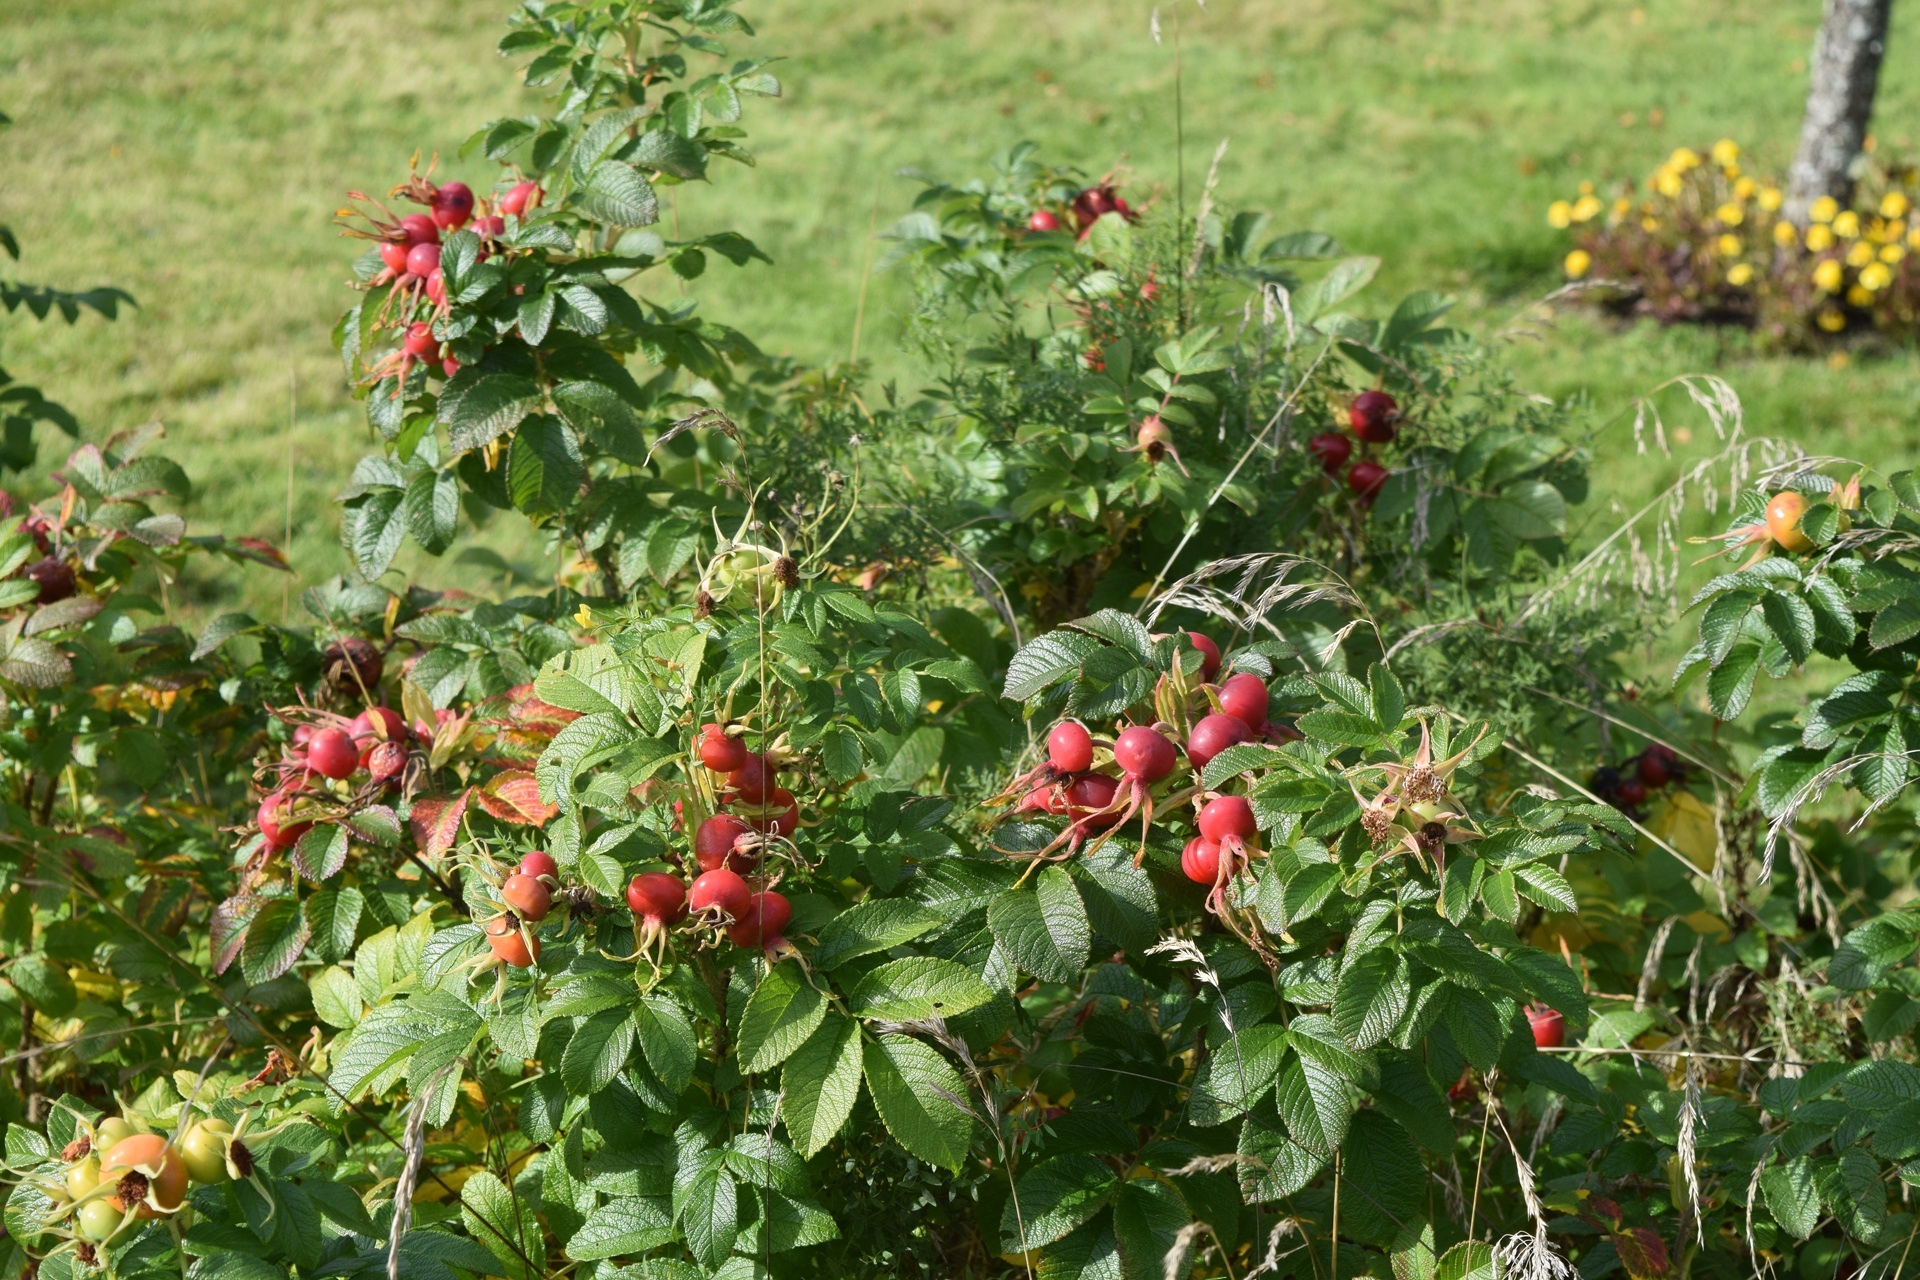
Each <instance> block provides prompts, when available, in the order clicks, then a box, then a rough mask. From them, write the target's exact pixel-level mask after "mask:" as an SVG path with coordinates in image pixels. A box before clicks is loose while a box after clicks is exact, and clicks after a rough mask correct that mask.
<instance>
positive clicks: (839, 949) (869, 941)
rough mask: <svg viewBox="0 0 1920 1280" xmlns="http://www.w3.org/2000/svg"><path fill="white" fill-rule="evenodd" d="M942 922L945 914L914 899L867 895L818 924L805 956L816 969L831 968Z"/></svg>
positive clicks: (891, 944) (889, 945)
mask: <svg viewBox="0 0 1920 1280" xmlns="http://www.w3.org/2000/svg"><path fill="white" fill-rule="evenodd" d="M943 923H945V917H943V916H941V915H940V914H939V913H938V912H935V911H930V910H928V909H927V908H926V907H923V906H920V905H918V904H917V903H912V902H908V901H905V900H904V899H900V898H868V899H867V900H866V901H865V902H857V903H855V904H854V905H853V906H851V907H848V908H847V909H846V910H845V911H842V912H841V913H840V914H839V915H837V916H835V917H834V918H833V919H831V920H829V921H827V923H826V924H824V925H822V926H821V927H820V932H819V935H818V937H819V944H818V945H817V946H815V947H814V949H813V952H812V954H811V955H810V956H809V957H808V959H809V960H811V961H812V962H813V966H814V967H815V968H816V969H832V968H834V967H835V966H837V965H839V964H842V963H843V962H845V961H848V960H852V959H855V958H856V957H859V956H865V955H872V954H873V953H874V952H876V951H887V950H890V949H891V948H893V947H897V946H900V945H902V944H903V943H908V942H912V941H913V940H914V939H915V938H917V937H919V936H920V935H921V934H923V933H926V932H927V931H928V930H930V929H933V928H936V927H937V926H939V925H941V924H943Z"/></svg>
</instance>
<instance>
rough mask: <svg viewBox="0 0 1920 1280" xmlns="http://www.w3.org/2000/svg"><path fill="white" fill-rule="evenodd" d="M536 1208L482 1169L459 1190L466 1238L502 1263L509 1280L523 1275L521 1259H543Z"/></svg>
mask: <svg viewBox="0 0 1920 1280" xmlns="http://www.w3.org/2000/svg"><path fill="white" fill-rule="evenodd" d="M536 1208H537V1206H536V1205H535V1203H534V1202H533V1201H531V1200H525V1199H522V1198H520V1197H519V1196H516V1195H515V1194H514V1193H513V1191H512V1190H511V1189H510V1188H509V1187H508V1186H507V1185H506V1183H504V1182H502V1181H500V1179H499V1178H498V1177H496V1176H494V1174H492V1173H491V1172H489V1171H488V1170H485V1169H479V1170H476V1171H474V1172H473V1173H472V1174H469V1175H468V1177H467V1180H466V1181H465V1182H464V1183H462V1184H461V1186H460V1217H461V1220H462V1221H463V1222H464V1223H465V1224H466V1228H467V1234H468V1235H470V1236H472V1237H473V1238H474V1239H475V1240H478V1241H479V1242H480V1243H481V1244H483V1245H485V1246H486V1247H487V1248H488V1249H489V1250H490V1251H492V1253H493V1256H494V1257H496V1258H498V1259H500V1261H501V1262H503V1263H505V1264H506V1268H507V1269H506V1272H505V1274H507V1275H510V1276H525V1275H526V1274H527V1265H526V1263H525V1261H523V1259H527V1258H544V1257H545V1256H546V1252H547V1248H546V1244H545V1242H544V1241H543V1240H542V1239H541V1235H540V1221H539V1218H538V1217H536V1216H535V1209H536Z"/></svg>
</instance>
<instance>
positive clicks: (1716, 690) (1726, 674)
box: [1707, 641, 1760, 720]
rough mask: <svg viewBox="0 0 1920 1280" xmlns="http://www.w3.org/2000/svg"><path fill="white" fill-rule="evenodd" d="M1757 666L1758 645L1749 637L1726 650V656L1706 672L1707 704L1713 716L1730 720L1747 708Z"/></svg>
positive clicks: (1758, 661) (1758, 660) (1758, 667)
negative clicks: (1710, 670) (1747, 640)
mask: <svg viewBox="0 0 1920 1280" xmlns="http://www.w3.org/2000/svg"><path fill="white" fill-rule="evenodd" d="M1759 670H1760V646H1759V645H1757V644H1754V643H1752V642H1751V641H1749V642H1746V643H1743V644H1737V645H1735V646H1734V647H1733V648H1732V649H1731V650H1729V651H1728V653H1727V657H1726V660H1725V661H1724V662H1722V663H1721V664H1720V665H1719V666H1717V667H1715V668H1714V669H1713V671H1712V672H1711V673H1710V674H1709V675H1708V676H1707V704H1708V705H1709V706H1710V707H1711V708H1712V709H1713V714H1714V715H1715V716H1716V717H1718V718H1719V719H1722V720H1732V719H1735V718H1737V717H1738V716H1739V715H1740V713H1741V712H1742V711H1745V710H1746V709H1747V700H1748V699H1749V698H1751V697H1752V696H1753V681H1754V677H1755V676H1756V675H1757V674H1758V673H1759Z"/></svg>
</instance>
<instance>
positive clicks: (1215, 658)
mask: <svg viewBox="0 0 1920 1280" xmlns="http://www.w3.org/2000/svg"><path fill="white" fill-rule="evenodd" d="M1187 639H1188V640H1189V641H1191V642H1192V644H1193V647H1194V648H1196V649H1198V650H1199V651H1200V678H1201V679H1202V680H1204V681H1206V682H1207V683H1209V684H1211V683H1213V678H1214V677H1215V676H1217V675H1219V674H1220V646H1219V645H1217V644H1215V643H1214V642H1213V637H1212V636H1210V635H1208V634H1207V633H1206V632H1204V631H1189V632H1187Z"/></svg>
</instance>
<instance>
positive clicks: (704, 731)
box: [699, 724, 747, 773]
mask: <svg viewBox="0 0 1920 1280" xmlns="http://www.w3.org/2000/svg"><path fill="white" fill-rule="evenodd" d="M699 751H700V763H701V764H703V765H705V766H706V767H707V768H708V769H711V770H712V771H713V772H715V773H732V772H733V771H734V770H735V769H739V768H741V767H743V766H744V765H745V764H746V763H747V744H746V743H744V742H742V741H740V739H738V738H733V737H729V736H728V735H727V731H726V728H725V726H723V725H718V724H707V725H702V726H700V747H699Z"/></svg>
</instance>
